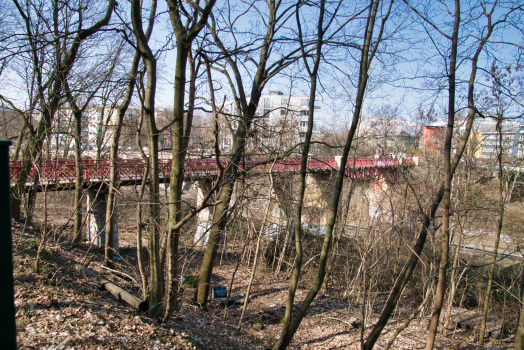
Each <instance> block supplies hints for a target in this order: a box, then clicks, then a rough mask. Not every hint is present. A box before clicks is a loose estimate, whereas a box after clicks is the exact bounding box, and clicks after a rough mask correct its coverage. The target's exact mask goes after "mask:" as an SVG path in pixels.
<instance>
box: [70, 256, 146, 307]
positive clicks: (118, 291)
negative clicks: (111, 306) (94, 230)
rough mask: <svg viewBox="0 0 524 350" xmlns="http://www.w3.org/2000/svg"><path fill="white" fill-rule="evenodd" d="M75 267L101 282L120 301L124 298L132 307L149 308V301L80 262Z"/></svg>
mask: <svg viewBox="0 0 524 350" xmlns="http://www.w3.org/2000/svg"><path fill="white" fill-rule="evenodd" d="M75 268H76V269H77V270H78V271H83V272H84V273H85V274H86V275H88V276H89V277H91V278H93V279H95V280H96V281H97V282H98V283H100V285H101V286H102V287H104V288H105V289H106V290H107V291H108V292H109V293H111V294H113V295H114V296H115V297H116V298H117V299H118V300H119V301H122V300H123V301H125V302H126V303H128V304H129V305H131V306H132V307H134V308H135V309H137V310H139V311H146V310H147V308H148V303H147V302H145V301H143V300H141V299H140V298H137V297H136V296H134V295H133V294H131V293H129V292H127V291H125V290H123V289H122V288H120V287H119V286H117V285H116V284H114V283H113V282H110V281H108V280H106V279H105V278H103V277H102V276H100V275H97V274H96V273H94V272H93V271H91V270H89V269H88V268H86V267H84V266H82V265H80V264H76V265H75Z"/></svg>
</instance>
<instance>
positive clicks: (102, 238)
mask: <svg viewBox="0 0 524 350" xmlns="http://www.w3.org/2000/svg"><path fill="white" fill-rule="evenodd" d="M106 210H107V188H106V187H103V188H100V190H98V189H91V188H90V189H88V190H87V219H86V226H87V232H86V238H87V240H88V241H89V242H91V243H92V244H95V245H97V246H99V247H105V244H106V230H105V226H106ZM114 211H115V212H114V215H113V216H112V218H111V225H112V226H113V232H114V236H113V248H114V249H115V250H116V251H118V220H117V215H116V208H115V209H114Z"/></svg>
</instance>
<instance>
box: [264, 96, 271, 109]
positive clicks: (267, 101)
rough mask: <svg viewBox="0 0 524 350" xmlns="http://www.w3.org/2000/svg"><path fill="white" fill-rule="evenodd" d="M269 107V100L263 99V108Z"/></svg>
mask: <svg viewBox="0 0 524 350" xmlns="http://www.w3.org/2000/svg"><path fill="white" fill-rule="evenodd" d="M269 107H271V105H270V104H269V98H265V99H264V108H269Z"/></svg>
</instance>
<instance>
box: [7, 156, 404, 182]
mask: <svg viewBox="0 0 524 350" xmlns="http://www.w3.org/2000/svg"><path fill="white" fill-rule="evenodd" d="M220 162H221V164H222V165H223V166H224V168H225V167H226V166H227V161H226V160H225V159H221V160H220ZM266 162H267V160H262V159H249V160H246V161H245V162H243V164H242V165H241V171H248V172H249V173H250V174H252V173H253V174H257V175H262V174H267V173H268V172H269V169H270V168H271V164H272V162H269V163H267V164H265V163H266ZM110 165H111V163H110V161H109V160H107V159H104V160H91V159H82V174H83V178H84V185H83V186H84V187H89V186H94V185H97V184H102V183H104V182H107V181H108V180H109V174H110ZM171 166H172V163H171V160H161V161H159V177H160V182H161V183H162V182H168V181H169V179H170V175H171ZM398 166H399V163H398V161H396V160H390V159H385V160H384V159H381V160H375V159H370V158H359V159H356V161H355V165H354V168H355V170H356V171H355V175H354V179H355V180H360V181H370V180H373V179H375V180H376V179H378V178H379V177H380V176H381V174H382V172H383V170H384V169H393V168H396V167H398ZM352 167H353V160H348V165H347V168H348V169H350V168H352ZM307 168H308V172H311V173H325V172H327V173H329V172H334V171H338V169H337V166H336V162H335V159H334V158H320V159H309V160H308V164H307ZM21 169H22V164H21V162H18V161H12V162H11V165H10V170H11V186H13V185H14V184H15V181H16V179H17V178H18V177H19V175H20V172H21ZM184 171H185V176H186V177H187V178H190V179H194V180H195V181H196V180H199V179H203V178H210V177H215V176H217V175H218V174H219V167H218V166H217V164H216V161H215V159H188V160H186V162H185V166H184ZM299 171H300V158H286V159H282V160H279V161H277V163H275V165H274V167H273V172H274V173H298V172H299ZM144 173H145V163H144V161H143V160H142V159H119V160H118V173H117V176H118V180H119V183H120V186H129V185H134V184H136V183H140V182H141V181H142V178H143V176H144ZM347 173H348V174H349V172H347ZM37 174H38V175H39V177H40V180H39V185H40V187H46V186H47V187H48V189H49V190H67V189H71V188H74V186H75V182H76V163H75V161H74V160H54V161H46V162H43V163H42V165H40V166H36V165H34V166H33V167H32V168H31V171H30V173H29V176H28V179H27V182H26V184H25V185H26V187H30V186H32V185H33V183H34V181H35V178H36V176H37ZM348 176H349V175H348Z"/></svg>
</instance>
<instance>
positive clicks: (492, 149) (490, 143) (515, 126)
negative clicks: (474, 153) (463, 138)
mask: <svg viewBox="0 0 524 350" xmlns="http://www.w3.org/2000/svg"><path fill="white" fill-rule="evenodd" d="M474 129H475V131H476V132H477V133H478V134H479V136H480V138H481V152H482V158H491V157H496V156H497V153H498V147H499V132H498V130H497V122H496V121H495V120H493V119H481V120H479V121H478V123H476V125H475V126H474ZM523 142H524V124H521V123H519V122H513V121H503V122H502V149H503V150H504V152H505V156H508V157H522V156H524V148H523Z"/></svg>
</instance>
